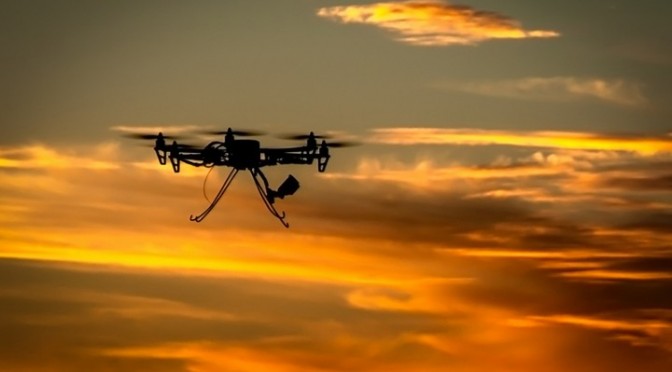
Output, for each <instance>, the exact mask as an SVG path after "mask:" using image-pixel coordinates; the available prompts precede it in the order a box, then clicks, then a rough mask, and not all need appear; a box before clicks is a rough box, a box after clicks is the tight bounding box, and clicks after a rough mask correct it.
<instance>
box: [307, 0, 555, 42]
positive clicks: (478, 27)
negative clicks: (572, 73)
mask: <svg viewBox="0 0 672 372" xmlns="http://www.w3.org/2000/svg"><path fill="white" fill-rule="evenodd" d="M317 14H318V15H319V16H320V17H325V18H330V19H333V20H336V21H339V22H342V23H363V24H370V25H374V26H378V27H380V28H382V29H385V30H387V31H390V32H392V33H394V34H396V35H397V36H396V39H397V40H398V41H400V42H403V43H407V44H411V45H424V46H448V45H475V44H479V43H481V42H483V41H486V40H494V39H527V38H550V37H557V36H559V35H560V34H559V33H558V32H556V31H549V30H525V29H523V28H522V26H521V25H520V23H519V22H518V21H516V20H514V19H511V18H509V17H507V16H504V15H501V14H499V13H496V12H490V11H482V10H476V9H474V8H471V7H469V6H465V5H453V4H450V3H448V2H444V1H413V0H411V1H401V2H381V3H373V4H368V5H347V6H335V7H325V8H320V9H319V10H318V12H317Z"/></svg>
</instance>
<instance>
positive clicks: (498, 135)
mask: <svg viewBox="0 0 672 372" xmlns="http://www.w3.org/2000/svg"><path fill="white" fill-rule="evenodd" d="M370 141H371V142H373V143H382V144H390V145H422V144H424V145H463V146H491V145H506V146H520V147H529V148H551V149H567V150H591V151H595V150H599V151H627V152H633V153H637V154H642V155H653V154H656V153H670V152H672V138H670V137H669V136H644V135H610V134H601V133H590V132H552V131H537V132H535V131H531V132H522V131H504V130H483V129H467V128H465V129H446V128H422V127H406V128H403V127H402V128H379V129H374V130H373V135H372V136H371V137H370Z"/></svg>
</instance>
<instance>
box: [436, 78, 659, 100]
mask: <svg viewBox="0 0 672 372" xmlns="http://www.w3.org/2000/svg"><path fill="white" fill-rule="evenodd" d="M437 86H438V87H440V88H443V89H450V90H457V91H462V92H467V93H473V94H479V95H484V96H494V97H506V98H514V99H524V100H535V101H570V100H576V99H581V98H592V99H596V100H600V101H604V102H608V103H612V104H617V105H622V106H630V107H644V106H646V105H647V103H648V100H647V99H646V97H645V96H644V94H643V93H642V86H641V84H639V83H636V82H633V81H629V80H626V79H604V78H579V77H570V76H554V77H527V78H522V79H509V80H497V81H483V82H466V83H440V84H437Z"/></svg>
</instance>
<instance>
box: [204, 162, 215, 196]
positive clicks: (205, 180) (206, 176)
mask: <svg viewBox="0 0 672 372" xmlns="http://www.w3.org/2000/svg"><path fill="white" fill-rule="evenodd" d="M213 169H215V168H214V167H212V166H211V167H210V170H209V171H208V173H207V174H206V175H205V179H204V180H203V197H205V200H207V201H208V203H211V201H210V198H208V194H207V193H206V192H205V191H206V190H205V184H206V183H207V182H208V177H209V176H210V173H212V170H213Z"/></svg>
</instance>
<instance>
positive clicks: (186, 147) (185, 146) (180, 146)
mask: <svg viewBox="0 0 672 372" xmlns="http://www.w3.org/2000/svg"><path fill="white" fill-rule="evenodd" d="M140 146H142V147H154V146H156V145H155V144H153V143H152V144H150V143H145V144H142V145H140ZM203 147H204V146H197V145H189V144H181V143H178V144H177V148H178V149H179V150H203ZM172 148H173V145H172V144H170V143H166V145H165V146H163V149H164V150H170V149H172Z"/></svg>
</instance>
